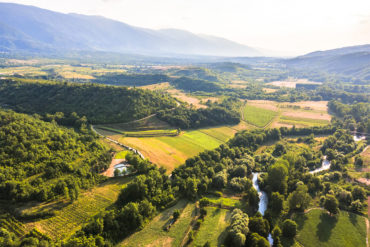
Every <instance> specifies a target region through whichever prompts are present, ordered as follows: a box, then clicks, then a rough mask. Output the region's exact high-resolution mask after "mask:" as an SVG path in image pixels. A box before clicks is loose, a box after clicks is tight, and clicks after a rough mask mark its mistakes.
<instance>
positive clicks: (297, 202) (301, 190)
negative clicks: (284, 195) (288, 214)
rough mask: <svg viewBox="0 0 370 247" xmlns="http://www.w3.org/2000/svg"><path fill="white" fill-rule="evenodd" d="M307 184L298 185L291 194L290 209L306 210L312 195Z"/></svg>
mask: <svg viewBox="0 0 370 247" xmlns="http://www.w3.org/2000/svg"><path fill="white" fill-rule="evenodd" d="M307 190H308V189H307V186H306V185H304V184H301V185H298V187H297V189H296V190H295V191H294V192H293V193H291V194H290V195H289V198H288V201H289V209H290V210H299V211H304V210H305V209H306V208H307V207H308V205H309V204H310V201H311V196H310V195H309V194H308V193H307Z"/></svg>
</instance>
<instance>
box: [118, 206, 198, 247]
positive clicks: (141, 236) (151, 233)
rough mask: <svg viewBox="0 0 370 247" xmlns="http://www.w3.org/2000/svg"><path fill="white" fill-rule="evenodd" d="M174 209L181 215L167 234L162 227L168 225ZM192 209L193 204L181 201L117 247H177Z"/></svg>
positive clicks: (192, 213)
mask: <svg viewBox="0 0 370 247" xmlns="http://www.w3.org/2000/svg"><path fill="white" fill-rule="evenodd" d="M175 209H179V210H180V211H182V212H181V215H180V217H179V219H178V220H177V221H176V222H175V224H174V225H172V226H171V228H170V230H169V231H168V232H167V231H165V230H163V227H164V226H165V225H167V224H168V222H169V220H170V219H171V217H172V213H173V211H174V210H175ZM194 209H195V205H194V203H189V202H187V201H185V200H181V201H179V202H178V203H177V204H176V205H175V206H173V207H171V208H169V209H166V210H164V211H163V212H161V213H160V214H159V215H158V216H157V217H155V218H154V219H153V220H152V221H151V222H150V223H149V224H148V225H146V226H145V228H144V229H143V230H141V231H139V232H137V233H134V234H132V235H131V236H130V237H128V238H126V239H125V240H124V241H123V242H122V243H120V244H118V246H127V247H138V246H148V247H149V246H151V247H155V246H179V245H180V243H181V241H182V239H183V238H184V236H185V232H186V230H187V228H188V226H189V224H190V222H191V220H192V217H193V216H194Z"/></svg>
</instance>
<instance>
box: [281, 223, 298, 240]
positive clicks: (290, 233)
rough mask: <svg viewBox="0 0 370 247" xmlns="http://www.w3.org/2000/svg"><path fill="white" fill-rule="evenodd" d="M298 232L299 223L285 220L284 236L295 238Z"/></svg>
mask: <svg viewBox="0 0 370 247" xmlns="http://www.w3.org/2000/svg"><path fill="white" fill-rule="evenodd" d="M296 234H297V223H296V222H295V221H293V220H289V219H287V220H285V221H284V222H283V236H284V237H286V238H290V239H292V238H294V237H295V235H296Z"/></svg>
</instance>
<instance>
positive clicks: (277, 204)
mask: <svg viewBox="0 0 370 247" xmlns="http://www.w3.org/2000/svg"><path fill="white" fill-rule="evenodd" d="M269 204H270V205H269V206H270V207H271V210H272V212H273V213H275V214H276V215H278V214H280V212H281V211H282V210H283V204H284V196H283V195H280V193H279V192H273V193H272V194H271V199H270V201H269Z"/></svg>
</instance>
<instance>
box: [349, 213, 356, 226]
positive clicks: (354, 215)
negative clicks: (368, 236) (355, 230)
mask: <svg viewBox="0 0 370 247" xmlns="http://www.w3.org/2000/svg"><path fill="white" fill-rule="evenodd" d="M348 216H349V220H350V221H351V223H352V225H357V223H358V215H356V214H352V213H348Z"/></svg>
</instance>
